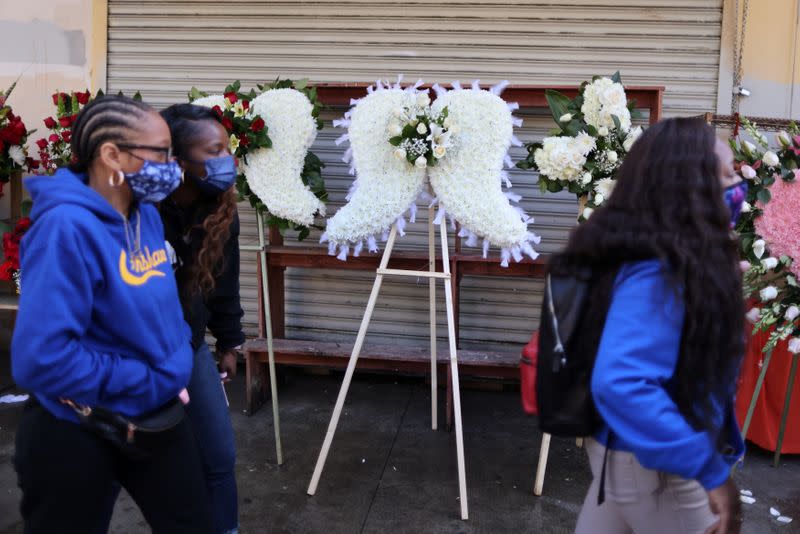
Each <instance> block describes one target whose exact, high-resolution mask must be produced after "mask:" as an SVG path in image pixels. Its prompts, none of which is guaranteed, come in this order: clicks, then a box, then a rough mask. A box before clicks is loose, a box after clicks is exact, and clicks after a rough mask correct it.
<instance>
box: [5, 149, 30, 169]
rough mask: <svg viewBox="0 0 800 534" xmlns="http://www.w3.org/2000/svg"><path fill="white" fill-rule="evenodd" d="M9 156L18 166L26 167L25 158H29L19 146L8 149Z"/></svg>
mask: <svg viewBox="0 0 800 534" xmlns="http://www.w3.org/2000/svg"><path fill="white" fill-rule="evenodd" d="M8 156H9V157H10V158H11V161H13V162H14V163H16V164H17V166H19V167H24V166H25V158H26V157H27V156H26V154H25V149H24V148H22V147H21V146H19V145H12V146H10V147H8Z"/></svg>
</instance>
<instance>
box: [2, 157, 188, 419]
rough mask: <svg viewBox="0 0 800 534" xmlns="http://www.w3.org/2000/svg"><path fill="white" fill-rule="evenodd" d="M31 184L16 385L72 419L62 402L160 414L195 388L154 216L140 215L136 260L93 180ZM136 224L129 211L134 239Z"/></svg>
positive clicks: (60, 176) (68, 175)
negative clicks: (190, 384)
mask: <svg viewBox="0 0 800 534" xmlns="http://www.w3.org/2000/svg"><path fill="white" fill-rule="evenodd" d="M26 186H27V188H28V191H29V192H30V193H31V196H32V197H33V212H32V213H31V219H32V226H31V229H30V230H29V231H28V232H27V233H26V234H25V236H24V237H23V239H22V243H21V248H20V258H21V260H20V261H21V273H22V277H21V288H22V292H21V296H20V306H19V313H18V315H17V322H16V328H15V329H14V337H13V340H12V344H11V363H12V373H13V376H14V380H15V381H16V382H17V384H19V385H20V386H21V387H23V388H25V389H26V390H28V391H30V392H31V393H33V394H34V395H35V396H36V397H37V399H39V401H40V402H41V403H42V405H43V406H44V407H45V408H46V409H47V410H48V411H50V412H51V413H52V414H53V415H55V416H56V417H59V418H61V419H65V420H69V421H77V417H76V416H75V414H74V413H73V411H72V410H71V409H70V408H68V407H66V406H64V405H63V404H61V402H59V399H62V398H63V399H70V400H73V401H75V402H77V403H80V404H84V405H88V406H101V407H103V408H108V409H110V410H114V411H116V412H119V413H122V414H124V415H127V416H137V415H141V414H143V413H146V412H148V411H151V410H154V409H156V408H158V407H160V406H162V405H163V404H165V403H166V402H167V401H168V400H170V399H172V398H174V397H175V396H176V395H177V394H178V393H179V392H180V390H181V389H183V388H184V387H186V385H187V384H188V382H189V376H190V374H191V371H192V348H191V345H190V338H191V332H190V330H189V326H188V325H187V324H186V323H185V321H184V319H183V312H182V310H181V305H180V302H179V300H178V290H177V287H176V284H175V278H174V276H173V273H172V267H171V264H170V261H169V259H168V256H169V255H168V253H167V250H166V247H165V242H164V229H163V227H162V225H161V218H160V217H159V215H158V212H157V210H156V208H155V207H154V206H152V205H147V204H143V205H140V206H139V207H138V213H139V214H140V217H141V248H140V250H141V252H140V253H139V254H136V255H134V254H131V252H130V251H129V248H128V239H126V235H125V232H126V230H125V224H124V219H123V218H122V216H121V215H120V214H119V213H118V212H117V211H115V210H114V208H113V207H112V206H111V204H109V203H108V201H106V200H105V199H104V198H103V197H102V196H101V195H100V194H99V193H97V192H96V191H95V190H94V189H92V188H90V187H88V185H87V176H86V175H82V174H75V173H72V172H70V171H69V170H67V169H60V170H59V171H58V172H57V173H56V175H55V176H53V177H35V178H30V179H28V180H27V181H26ZM136 221H137V215H136V213H135V212H134V211H133V210H132V212H131V216H130V227H131V229H132V230H133V232H132V233H134V234H135V231H136V226H137V224H136ZM134 239H135V235H133V236H131V238H130V242H131V246H135V245H134Z"/></svg>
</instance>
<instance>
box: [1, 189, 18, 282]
mask: <svg viewBox="0 0 800 534" xmlns="http://www.w3.org/2000/svg"><path fill="white" fill-rule="evenodd" d="M0 195H2V193H0ZM15 270H16V269H14V266H13V265H12V264H11V262H10V261H8V260H6V261H4V262H3V263H2V264H0V280H3V281H5V282H10V281H11V274H12V273H13V272H14V271H15Z"/></svg>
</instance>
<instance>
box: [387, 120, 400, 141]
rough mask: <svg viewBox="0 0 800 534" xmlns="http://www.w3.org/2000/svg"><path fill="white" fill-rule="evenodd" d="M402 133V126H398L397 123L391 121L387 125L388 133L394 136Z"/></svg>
mask: <svg viewBox="0 0 800 534" xmlns="http://www.w3.org/2000/svg"><path fill="white" fill-rule="evenodd" d="M402 133H403V128H402V127H401V126H400V124H399V123H396V122H393V123H392V124H390V125H389V135H391V136H392V137H395V136H397V135H400V134H402Z"/></svg>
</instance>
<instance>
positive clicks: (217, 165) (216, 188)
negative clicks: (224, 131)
mask: <svg viewBox="0 0 800 534" xmlns="http://www.w3.org/2000/svg"><path fill="white" fill-rule="evenodd" d="M203 163H204V164H205V167H206V175H205V176H204V177H203V178H193V180H194V182H195V183H196V184H197V187H199V188H200V191H202V192H203V193H204V194H206V195H209V196H216V195H219V194H220V193H224V192H225V191H227V190H228V189H230V188H231V186H232V185H233V183H234V182H235V181H236V159H235V158H234V157H233V156H231V155H227V156H220V157H218V158H211V159H207V160H205V161H204V162H203Z"/></svg>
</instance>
